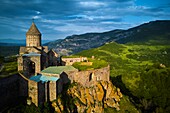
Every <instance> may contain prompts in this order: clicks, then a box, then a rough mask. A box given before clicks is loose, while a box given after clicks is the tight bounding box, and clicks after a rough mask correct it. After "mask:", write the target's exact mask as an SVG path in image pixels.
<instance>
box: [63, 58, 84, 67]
mask: <svg viewBox="0 0 170 113" xmlns="http://www.w3.org/2000/svg"><path fill="white" fill-rule="evenodd" d="M85 60H87V57H80V58H62V65H63V66H67V65H73V63H75V62H83V61H85Z"/></svg>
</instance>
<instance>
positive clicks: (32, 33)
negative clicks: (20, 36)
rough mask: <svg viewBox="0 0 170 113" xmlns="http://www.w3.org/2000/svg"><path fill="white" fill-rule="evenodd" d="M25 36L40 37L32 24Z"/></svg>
mask: <svg viewBox="0 0 170 113" xmlns="http://www.w3.org/2000/svg"><path fill="white" fill-rule="evenodd" d="M26 35H41V33H40V31H39V30H38V28H37V26H36V25H35V23H34V22H33V23H32V25H31V27H30V29H29V30H28V31H27V33H26Z"/></svg>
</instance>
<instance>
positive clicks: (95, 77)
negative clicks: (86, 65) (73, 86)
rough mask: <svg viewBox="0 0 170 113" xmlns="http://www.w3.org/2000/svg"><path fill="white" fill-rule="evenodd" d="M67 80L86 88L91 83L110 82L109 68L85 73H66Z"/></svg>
mask: <svg viewBox="0 0 170 113" xmlns="http://www.w3.org/2000/svg"><path fill="white" fill-rule="evenodd" d="M66 73H67V75H68V78H69V79H70V80H71V82H73V81H75V82H79V83H81V84H82V85H84V86H88V85H90V84H91V82H92V81H100V80H103V81H109V80H110V66H107V67H104V68H101V69H95V70H89V71H88V70H87V71H78V72H73V71H72V72H66Z"/></svg>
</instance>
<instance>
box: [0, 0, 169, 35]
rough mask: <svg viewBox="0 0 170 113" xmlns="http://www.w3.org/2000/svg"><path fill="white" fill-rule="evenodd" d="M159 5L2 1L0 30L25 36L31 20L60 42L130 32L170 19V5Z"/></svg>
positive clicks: (104, 0)
mask: <svg viewBox="0 0 170 113" xmlns="http://www.w3.org/2000/svg"><path fill="white" fill-rule="evenodd" d="M158 1H159V0H158ZM160 3H161V4H160V5H157V6H155V5H152V4H147V5H144V4H137V0H50V1H49V0H27V1H23V0H16V1H13V0H1V1H0V15H1V16H0V23H1V24H0V29H3V28H4V27H5V29H10V30H11V29H13V30H16V31H17V32H20V31H21V33H23V34H25V32H23V31H24V30H25V29H28V28H29V27H30V26H29V25H31V22H32V20H31V19H32V18H34V19H35V23H36V24H37V25H38V28H39V29H40V30H41V31H42V32H43V33H44V34H48V36H60V38H61V36H65V35H70V34H80V33H85V32H103V31H107V30H113V29H120V28H121V29H127V28H129V27H133V26H135V25H138V24H139V23H142V22H143V21H144V22H147V21H150V20H154V19H170V13H169V12H170V3H167V2H166V1H161V2H160ZM2 33H6V34H8V33H7V32H2ZM13 33H14V34H15V32H13ZM1 35H2V34H0V36H1ZM63 38H64V37H63Z"/></svg>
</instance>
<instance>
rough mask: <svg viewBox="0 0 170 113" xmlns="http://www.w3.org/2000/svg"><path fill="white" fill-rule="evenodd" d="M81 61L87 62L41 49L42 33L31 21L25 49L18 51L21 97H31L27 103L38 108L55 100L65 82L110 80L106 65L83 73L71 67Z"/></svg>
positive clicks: (85, 83) (84, 83)
mask: <svg viewBox="0 0 170 113" xmlns="http://www.w3.org/2000/svg"><path fill="white" fill-rule="evenodd" d="M84 61H87V58H86V57H79V58H61V57H60V56H59V55H58V54H57V53H56V52H54V51H53V50H49V51H48V47H47V46H42V44H41V33H40V31H39V30H38V28H37V27H36V25H35V23H34V22H33V23H32V25H31V27H30V29H29V30H28V31H27V33H26V46H25V47H20V50H19V56H18V71H19V73H20V75H21V83H22V85H20V95H21V96H27V97H30V98H29V100H27V101H28V103H30V102H33V103H34V104H35V105H36V106H39V105H41V104H43V103H44V102H47V101H53V100H55V99H56V98H57V95H58V94H59V93H61V92H62V89H63V85H64V84H66V83H69V82H71V83H72V82H73V81H75V82H79V83H81V84H82V85H84V86H88V85H90V84H93V82H94V81H100V80H103V81H109V77H110V67H109V66H107V67H103V68H100V69H93V70H86V71H79V70H78V69H76V68H74V67H73V66H72V64H73V63H75V62H84ZM88 65H90V63H88Z"/></svg>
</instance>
